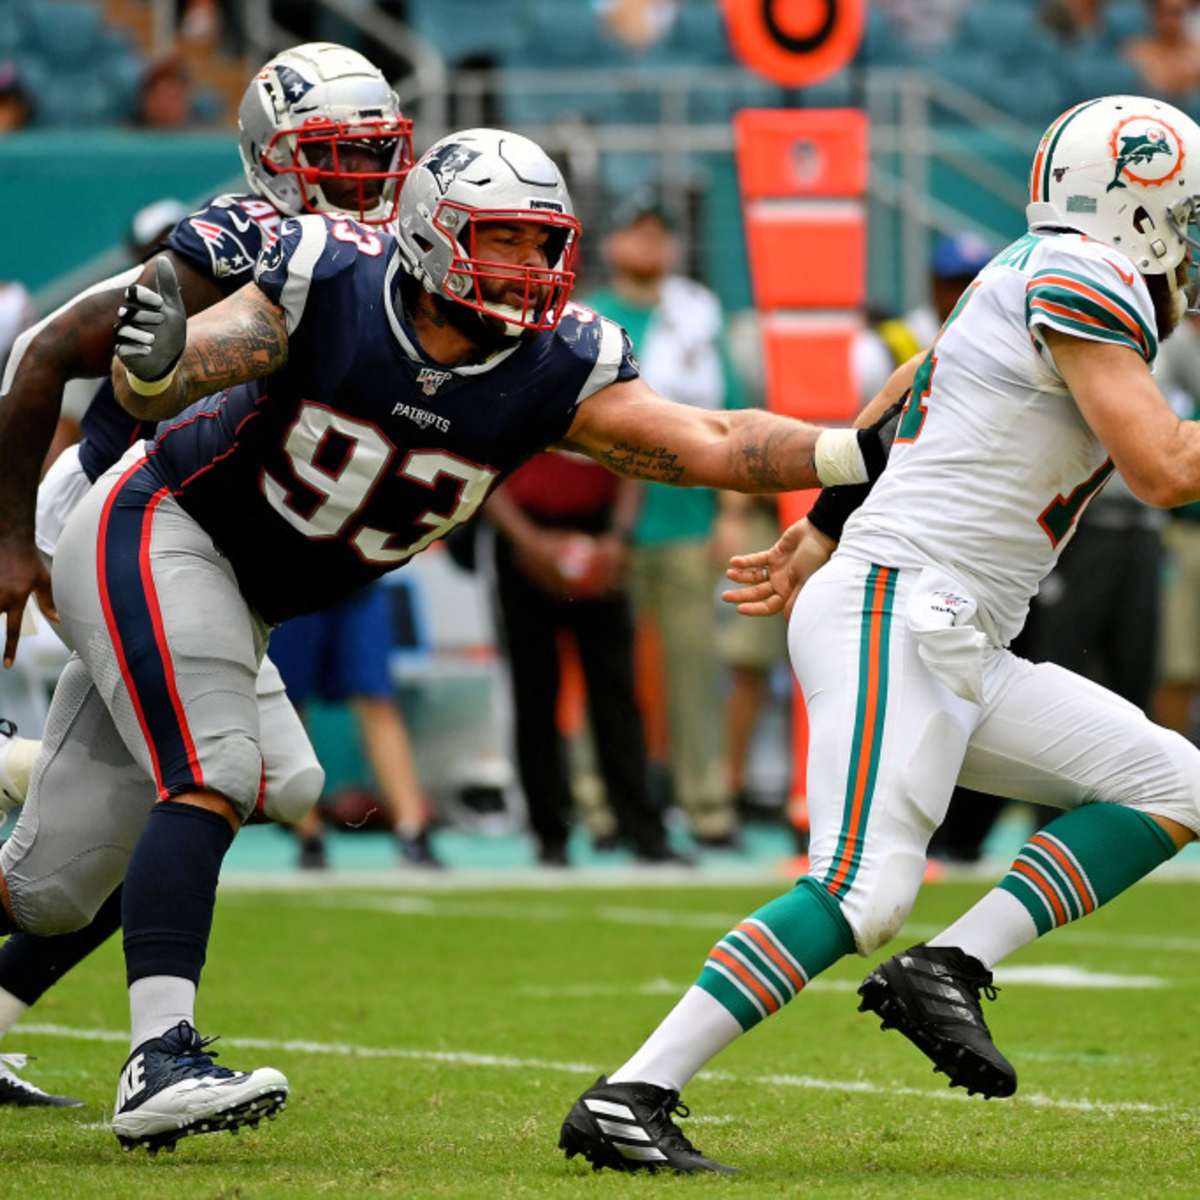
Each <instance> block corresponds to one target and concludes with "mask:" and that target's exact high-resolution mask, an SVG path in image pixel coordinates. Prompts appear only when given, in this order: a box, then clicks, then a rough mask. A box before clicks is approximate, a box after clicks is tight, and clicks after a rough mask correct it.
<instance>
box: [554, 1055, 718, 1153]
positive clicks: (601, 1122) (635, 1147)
mask: <svg viewBox="0 0 1200 1200" xmlns="http://www.w3.org/2000/svg"><path fill="white" fill-rule="evenodd" d="M672 1115H678V1116H681V1117H686V1116H687V1115H688V1109H687V1105H685V1104H680V1103H679V1093H678V1092H672V1091H668V1090H667V1089H666V1088H661V1087H655V1086H654V1084H652V1083H609V1082H608V1080H607V1079H606V1078H605V1076H603V1075H601V1076H600V1078H599V1079H597V1080H596V1082H595V1083H594V1084H593V1085H592V1086H591V1087H590V1088H588V1090H587V1091H586V1092H584V1093H583V1095H582V1096H580V1097H579V1099H578V1100H576V1101H575V1103H574V1105H572V1107H571V1111H570V1112H569V1113H567V1119H566V1120H565V1121H564V1122H563V1125H562V1131H561V1132H560V1133H559V1135H558V1148H559V1149H560V1150H563V1151H565V1152H566V1155H567V1157H568V1158H574V1157H575V1155H576V1154H582V1155H583V1157H584V1158H586V1159H587V1160H588V1162H590V1163H591V1164H592V1170H593V1171H599V1170H600V1169H601V1168H602V1167H610V1168H612V1170H614V1171H658V1170H666V1171H679V1172H683V1173H686V1174H701V1173H709V1174H715V1175H736V1174H738V1169H737V1168H736V1167H726V1166H723V1165H722V1164H721V1163H718V1162H713V1160H712V1159H711V1158H705V1157H704V1155H703V1154H701V1153H700V1151H699V1150H697V1149H696V1147H695V1146H693V1145H692V1143H691V1142H689V1141H688V1140H687V1138H686V1137H684V1136H683V1130H682V1129H680V1128H679V1126H678V1125H676V1124H675V1122H674V1121H672V1120H671V1117H672Z"/></svg>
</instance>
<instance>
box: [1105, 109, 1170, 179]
mask: <svg viewBox="0 0 1200 1200" xmlns="http://www.w3.org/2000/svg"><path fill="white" fill-rule="evenodd" d="M1109 149H1110V150H1111V152H1112V156H1113V177H1112V179H1111V180H1110V181H1109V184H1108V186H1107V187H1106V188H1105V189H1104V190H1105V191H1106V192H1111V191H1112V190H1113V189H1114V188H1123V187H1127V186H1128V183H1138V184H1142V185H1143V186H1148V187H1157V186H1160V185H1161V184H1164V183H1166V182H1168V180H1171V179H1174V178H1175V176H1176V175H1178V174H1179V172H1180V171H1181V170H1182V168H1183V159H1184V154H1183V146H1182V145H1181V144H1180V141H1179V135H1178V134H1177V133H1176V132H1175V130H1174V129H1172V128H1171V126H1170V125H1168V124H1167V123H1166V122H1165V121H1163V120H1161V119H1159V118H1158V117H1149V116H1142V117H1137V116H1135V117H1126V118H1125V120H1123V121H1121V122H1120V124H1118V125H1117V127H1116V128H1115V129H1114V130H1113V132H1112V138H1111V140H1110V142H1109ZM1134 168H1136V170H1135V169H1134ZM1126 181H1128V183H1127V182H1126Z"/></svg>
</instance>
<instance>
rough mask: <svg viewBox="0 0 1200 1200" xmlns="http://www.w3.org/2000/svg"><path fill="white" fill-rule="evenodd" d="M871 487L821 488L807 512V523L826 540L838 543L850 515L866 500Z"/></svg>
mask: <svg viewBox="0 0 1200 1200" xmlns="http://www.w3.org/2000/svg"><path fill="white" fill-rule="evenodd" d="M872 486H873V485H872V484H869V483H846V484H842V485H840V486H839V487H827V488H822V489H821V494H820V495H819V496H818V497H817V502H816V503H815V504H814V505H813V506H812V508H810V509H809V510H808V523H809V524H810V525H811V526H812V527H813V528H814V529H815V530H817V531H818V532H819V533H823V534H824V535H825V536H826V537H827V538H831V539H832V540H833V541H835V542H840V541H841V540H842V530H843V529H844V528H845V526H846V522H847V521H848V520H849V519H850V514H851V513H852V512H854V510H855V509H856V508H858V506H859V505H860V504H862V502H863V501H864V500H865V499H866V498H867V495H868V494H869V493H870V491H871V488H872Z"/></svg>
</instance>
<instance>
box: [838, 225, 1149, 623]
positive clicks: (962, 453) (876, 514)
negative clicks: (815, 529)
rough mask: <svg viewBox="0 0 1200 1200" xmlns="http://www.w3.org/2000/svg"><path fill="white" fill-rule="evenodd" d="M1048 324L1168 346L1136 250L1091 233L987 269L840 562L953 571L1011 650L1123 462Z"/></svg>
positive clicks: (846, 539)
mask: <svg viewBox="0 0 1200 1200" xmlns="http://www.w3.org/2000/svg"><path fill="white" fill-rule="evenodd" d="M1045 327H1050V328H1053V329H1056V330H1059V331H1061V332H1063V333H1067V334H1071V335H1073V336H1076V337H1081V338H1087V339H1090V340H1095V341H1102V342H1110V343H1113V344H1116V345H1121V346H1128V347H1129V348H1130V349H1132V350H1134V351H1135V352H1136V353H1138V354H1140V355H1141V356H1142V357H1143V358H1144V359H1145V360H1146V362H1147V363H1153V361H1154V356H1155V354H1156V353H1157V350H1158V342H1157V337H1156V334H1155V328H1156V326H1155V319H1154V307H1153V304H1152V302H1151V300H1150V294H1149V292H1148V291H1147V289H1146V285H1145V282H1144V280H1143V279H1142V277H1141V276H1140V275H1139V274H1138V273H1137V272H1136V271H1135V270H1134V267H1133V264H1132V262H1130V260H1129V259H1128V258H1126V257H1125V256H1124V255H1123V254H1121V253H1119V252H1118V251H1116V250H1113V249H1111V248H1109V247H1108V246H1105V245H1103V244H1101V243H1099V242H1094V241H1091V240H1089V239H1088V238H1086V237H1084V236H1083V235H1081V234H1073V233H1040V232H1039V233H1028V234H1026V235H1025V236H1024V237H1022V238H1020V239H1019V240H1018V241H1016V242H1014V243H1013V244H1012V245H1011V246H1009V247H1008V248H1007V249H1006V250H1004V251H1002V252H1001V253H1000V254H998V255H997V256H996V258H994V259H993V260H992V262H991V263H990V264H989V265H988V266H987V267H985V268H984V269H983V270H982V271H981V272H980V273H979V275H978V276H977V277H976V278H975V280H974V282H973V283H972V284H971V285H970V287H968V288H967V290H966V292H965V293H964V294H963V296H962V298H961V299H960V300H959V302H958V304H957V306H956V307H955V309H954V312H953V313H951V315H950V316H949V318H948V319H947V320H946V323H945V324H944V325H943V326H942V329H941V332H940V333H939V334H938V337H937V339H936V341H935V342H934V344H933V346H932V347H931V349H930V351H929V353H928V355H927V356H926V358H925V360H924V362H923V363H922V364H921V367H920V369H919V370H918V371H917V375H916V378H915V379H914V381H913V388H912V396H911V398H910V399H909V401H908V403H907V405H906V406H905V408H904V411H903V413H902V415H901V419H900V425H899V429H898V431H897V437H896V444H895V446H894V448H893V450H892V455H891V460H890V462H889V463H888V467H887V470H886V471H884V473H883V475H882V477H881V478H880V479H879V481H878V483H876V485H875V487H874V488H873V489H872V491H871V494H870V496H869V497H868V498H867V501H866V503H865V504H863V506H862V507H861V508H860V509H859V510H858V512H856V513H855V514H854V515H853V516H852V517H851V518H850V520H849V521H848V522H847V524H846V529H845V532H844V534H843V536H842V541H841V545H840V547H839V553H846V554H850V555H853V556H854V557H855V558H861V559H866V560H868V561H870V562H875V563H879V564H881V565H886V566H893V567H900V568H901V569H903V568H904V567H926V566H938V567H941V568H943V569H944V570H946V571H947V572H948V573H949V574H951V575H952V576H954V577H955V578H957V579H958V580H960V581H961V583H962V584H963V585H964V586H965V587H966V588H968V589H969V590H970V591H971V594H972V595H973V597H974V598H975V600H976V601H977V603H978V605H979V609H978V617H979V622H980V624H981V626H982V628H983V629H984V631H985V632H986V633H987V634H988V636H989V637H990V638H991V639H992V640H993V641H995V642H996V644H998V645H1006V644H1007V643H1008V642H1009V641H1011V640H1012V638H1013V637H1015V636H1016V635H1017V633H1019V632H1020V629H1021V626H1022V625H1023V624H1024V622H1025V616H1026V613H1027V612H1028V610H1029V602H1030V600H1031V599H1032V597H1033V595H1034V594H1035V593H1036V591H1037V589H1038V585H1039V583H1040V582H1041V580H1042V579H1043V578H1044V577H1045V576H1046V575H1047V574H1048V573H1049V571H1050V570H1051V568H1052V567H1053V566H1054V563H1055V561H1056V560H1057V558H1058V555H1059V553H1060V552H1061V551H1062V548H1063V547H1064V546H1065V545H1066V543H1067V541H1068V539H1069V538H1070V537H1071V534H1072V533H1073V532H1074V529H1075V523H1076V521H1077V519H1078V517H1079V514H1080V513H1081V512H1082V511H1083V509H1084V507H1085V506H1086V505H1087V503H1088V501H1089V500H1090V499H1091V498H1092V497H1093V496H1094V495H1095V494H1096V492H1098V491H1099V490H1100V488H1101V487H1102V486H1103V485H1104V483H1105V482H1106V480H1107V479H1108V477H1109V475H1110V474H1111V473H1112V469H1113V467H1112V463H1111V462H1110V461H1109V459H1108V455H1107V453H1106V452H1105V450H1104V448H1103V447H1102V446H1101V444H1100V442H1099V441H1098V440H1097V439H1096V437H1095V435H1094V434H1093V433H1092V431H1091V429H1090V428H1089V427H1088V425H1087V424H1086V422H1085V421H1084V419H1083V417H1082V416H1081V414H1080V412H1079V409H1078V408H1077V407H1076V405H1075V402H1074V400H1073V399H1072V398H1071V396H1070V394H1069V393H1068V391H1067V388H1066V385H1065V384H1064V383H1063V380H1062V376H1061V375H1059V373H1058V371H1057V369H1056V368H1055V366H1054V360H1053V358H1052V357H1051V355H1050V352H1049V350H1048V349H1046V347H1045V345H1044V344H1043V341H1042V339H1041V336H1040V334H1041V331H1042V329H1043V328H1045Z"/></svg>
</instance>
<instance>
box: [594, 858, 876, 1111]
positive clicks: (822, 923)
mask: <svg viewBox="0 0 1200 1200" xmlns="http://www.w3.org/2000/svg"><path fill="white" fill-rule="evenodd" d="M853 949H854V936H853V934H851V932H850V926H849V925H847V924H846V918H845V917H843V916H842V910H841V909H840V908H839V907H838V903H837V901H836V900H834V898H833V897H832V896H831V895H830V894H829V892H827V891H826V890H825V888H823V887H822V886H821V885H820V884H819V883H817V881H816V880H814V879H807V878H806V879H801V880H800V881H799V883H797V884H796V886H795V887H794V888H793V889H792V890H791V891H790V892H788V893H787V894H786V895H783V896H779V897H777V898H776V899H774V900H772V901H771V902H770V903H769V904H764V905H763V906H762V908H760V909H758V910H757V911H756V912H753V913H751V914H750V916H748V917H747V918H746V919H745V920H744V921H740V922H739V923H738V924H737V925H735V926H734V928H733V929H731V930H730V931H729V932H728V933H727V934H726V935H725V936H724V937H723V938H722V939H721V940H720V941H719V942H718V943H717V944H716V945H715V946H714V947H713V948H712V951H711V952H710V953H709V956H708V959H707V961H706V962H705V964H704V969H703V970H702V971H701V972H700V978H699V979H698V980H697V981H696V983H695V984H694V985H693V986H692V987H690V988H688V990H687V991H686V992H685V993H684V994H683V996H682V997H681V999H680V1001H679V1003H678V1004H676V1005H675V1007H674V1008H673V1009H672V1010H671V1011H670V1012H669V1013H668V1014H667V1015H666V1017H665V1018H664V1019H663V1021H662V1023H661V1024H660V1025H659V1026H658V1028H657V1029H655V1030H654V1032H653V1033H652V1034H651V1035H650V1036H649V1037H648V1038H647V1039H646V1040H645V1041H644V1042H643V1043H642V1045H641V1046H640V1047H639V1048H638V1049H637V1051H636V1052H635V1053H634V1055H633V1057H632V1058H630V1059H629V1060H628V1061H627V1062H625V1063H624V1064H623V1065H622V1066H621V1067H619V1068H618V1069H617V1070H616V1071H614V1072H613V1073H612V1074H611V1075H610V1076H609V1082H610V1083H631V1082H634V1081H640V1082H642V1083H653V1084H655V1085H656V1086H658V1087H664V1088H667V1089H669V1090H673V1091H682V1090H683V1087H684V1085H685V1084H686V1083H687V1081H688V1080H689V1079H691V1077H692V1076H693V1075H694V1074H695V1073H696V1072H697V1071H698V1070H700V1068H701V1067H702V1066H704V1064H705V1063H706V1062H708V1061H709V1060H710V1059H711V1058H713V1057H714V1056H715V1055H716V1054H719V1053H720V1052H721V1051H722V1050H724V1049H725V1047H726V1046H728V1045H729V1043H730V1042H732V1041H734V1040H735V1039H737V1038H739V1037H740V1036H741V1035H742V1034H743V1033H745V1032H746V1031H747V1030H748V1029H751V1028H753V1027H754V1026H755V1025H757V1024H758V1022H759V1021H761V1020H762V1019H763V1017H766V1016H769V1015H770V1014H771V1013H773V1012H778V1011H779V1009H780V1008H782V1007H783V1006H784V1004H786V1003H787V1002H788V1001H789V1000H790V999H791V998H792V997H793V996H795V995H796V993H797V992H799V991H800V990H801V989H802V988H803V987H804V985H805V984H806V983H807V982H808V981H809V980H810V979H811V978H812V977H813V976H814V975H816V974H818V973H819V972H821V971H823V970H825V968H826V967H828V966H829V965H830V964H832V963H835V962H837V960H838V959H839V958H841V957H842V955H843V954H848V953H850V951H851V950H853Z"/></svg>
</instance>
